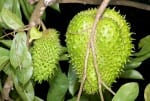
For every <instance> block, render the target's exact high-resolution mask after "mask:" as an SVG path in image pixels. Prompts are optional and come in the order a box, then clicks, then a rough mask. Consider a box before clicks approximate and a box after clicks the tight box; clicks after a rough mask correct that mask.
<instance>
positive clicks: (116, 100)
mask: <svg viewBox="0 0 150 101" xmlns="http://www.w3.org/2000/svg"><path fill="white" fill-rule="evenodd" d="M138 94H139V86H138V84H137V83H135V82H131V83H126V84H124V85H122V86H121V87H120V88H119V90H118V91H117V93H116V95H115V96H114V97H113V99H112V101H135V99H136V98H137V96H138Z"/></svg>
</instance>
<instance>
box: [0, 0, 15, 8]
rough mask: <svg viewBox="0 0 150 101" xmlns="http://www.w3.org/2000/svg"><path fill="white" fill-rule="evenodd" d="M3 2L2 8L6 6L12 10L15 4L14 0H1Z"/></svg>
mask: <svg viewBox="0 0 150 101" xmlns="http://www.w3.org/2000/svg"><path fill="white" fill-rule="evenodd" d="M0 1H1V2H0V3H2V4H1V6H0V7H1V9H0V10H2V9H3V8H6V9H9V10H12V6H13V0H0Z"/></svg>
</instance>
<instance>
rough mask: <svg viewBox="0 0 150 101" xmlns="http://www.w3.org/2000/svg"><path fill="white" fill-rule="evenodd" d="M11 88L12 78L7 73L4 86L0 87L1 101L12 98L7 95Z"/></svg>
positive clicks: (9, 100) (8, 100)
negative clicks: (0, 92) (0, 91)
mask: <svg viewBox="0 0 150 101" xmlns="http://www.w3.org/2000/svg"><path fill="white" fill-rule="evenodd" d="M12 88H13V80H12V77H11V76H10V75H8V77H7V80H6V81H5V84H4V87H3V89H2V101H5V100H7V101H11V100H12V99H11V98H10V97H9V93H10V91H11V90H12Z"/></svg>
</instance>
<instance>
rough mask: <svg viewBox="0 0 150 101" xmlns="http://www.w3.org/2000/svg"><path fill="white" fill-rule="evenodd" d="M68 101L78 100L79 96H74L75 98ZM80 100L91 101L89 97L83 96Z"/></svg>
mask: <svg viewBox="0 0 150 101" xmlns="http://www.w3.org/2000/svg"><path fill="white" fill-rule="evenodd" d="M67 101H77V97H73V98H71V99H69V100H67ZM80 101H89V100H88V98H87V97H85V96H81V97H80Z"/></svg>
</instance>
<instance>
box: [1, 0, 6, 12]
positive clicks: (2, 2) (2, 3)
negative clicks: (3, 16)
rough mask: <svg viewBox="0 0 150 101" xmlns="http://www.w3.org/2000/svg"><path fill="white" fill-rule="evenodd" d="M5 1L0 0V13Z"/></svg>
mask: <svg viewBox="0 0 150 101" xmlns="http://www.w3.org/2000/svg"><path fill="white" fill-rule="evenodd" d="M5 1H6V0H0V12H1V10H2V8H3V5H4V3H5Z"/></svg>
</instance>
